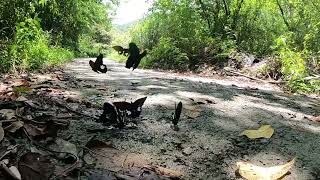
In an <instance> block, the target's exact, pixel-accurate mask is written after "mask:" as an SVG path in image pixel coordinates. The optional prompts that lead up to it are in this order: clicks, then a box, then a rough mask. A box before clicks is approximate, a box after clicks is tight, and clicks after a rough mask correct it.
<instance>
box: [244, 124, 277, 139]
mask: <svg viewBox="0 0 320 180" xmlns="http://www.w3.org/2000/svg"><path fill="white" fill-rule="evenodd" d="M273 133H274V129H273V128H272V127H271V125H262V126H261V127H260V128H259V129H257V130H255V129H254V130H252V129H248V130H244V131H243V132H242V133H241V134H240V135H245V136H247V137H248V138H250V139H257V138H267V139H270V138H271V136H272V135H273Z"/></svg>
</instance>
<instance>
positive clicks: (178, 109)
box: [172, 101, 182, 125]
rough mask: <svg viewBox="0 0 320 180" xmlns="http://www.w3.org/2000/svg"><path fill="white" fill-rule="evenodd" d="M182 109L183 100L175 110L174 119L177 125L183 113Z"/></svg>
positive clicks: (173, 121) (174, 123)
mask: <svg viewBox="0 0 320 180" xmlns="http://www.w3.org/2000/svg"><path fill="white" fill-rule="evenodd" d="M181 111H182V102H181V101H180V102H179V103H178V106H177V108H176V109H175V112H174V118H173V120H172V123H173V125H177V124H178V122H179V119H180V115H181Z"/></svg>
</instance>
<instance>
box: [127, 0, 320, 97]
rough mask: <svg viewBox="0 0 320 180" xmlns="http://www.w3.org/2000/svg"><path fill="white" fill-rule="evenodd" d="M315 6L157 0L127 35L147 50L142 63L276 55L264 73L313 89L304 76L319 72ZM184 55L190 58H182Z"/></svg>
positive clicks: (189, 63)
mask: <svg viewBox="0 0 320 180" xmlns="http://www.w3.org/2000/svg"><path fill="white" fill-rule="evenodd" d="M319 7H320V1H314V0H312V1H307V0H293V1H283V0H275V1H258V0H251V1H247V0H234V1H230V0H221V1H213V0H198V1H191V0H180V1H174V0H155V2H154V5H153V7H152V8H151V12H150V15H149V16H147V17H146V18H145V19H143V20H142V21H141V22H139V23H138V24H137V25H136V26H135V27H134V28H133V29H132V31H131V35H132V39H133V41H134V42H137V43H138V44H141V46H142V47H143V48H146V49H149V50H151V51H150V53H149V55H148V57H147V58H146V59H145V61H143V62H142V64H144V65H145V66H146V67H159V68H176V67H177V64H181V62H183V68H182V69H185V67H188V69H190V70H194V69H195V67H196V66H197V65H200V64H202V63H210V64H216V65H217V64H220V63H223V62H224V61H226V60H228V58H229V57H230V53H232V52H234V51H244V52H246V53H251V54H254V55H257V56H269V55H275V56H276V58H275V60H273V61H270V62H269V63H268V66H266V67H264V69H263V71H264V72H263V74H269V75H272V76H274V77H275V78H279V77H281V76H282V77H281V78H282V79H284V80H285V81H286V82H287V87H288V89H289V90H291V91H300V90H302V91H313V90H314V89H316V87H315V84H317V83H315V82H313V81H305V80H304V78H305V77H306V76H308V75H312V74H319V72H320V65H319V62H320V61H319V60H320V49H319V47H320V45H319V43H320V41H319V39H320V36H319V29H320V23H319V21H320V11H319ZM283 38H285V39H286V40H285V41H286V42H285V44H281V43H282V42H280V41H281V39H283ZM160 41H162V42H160ZM274 42H277V45H276V46H273V44H274ZM166 45H167V46H166ZM163 48H169V49H170V52H168V51H165V50H164V49H163ZM171 51H173V52H174V53H172V52H171ZM173 54H174V55H173ZM178 54H183V55H182V56H181V57H180V55H178ZM184 55H186V56H187V59H188V60H183V61H182V60H181V59H184V58H182V57H184ZM172 57H174V58H172ZM157 62H161V63H163V64H161V66H159V64H158V63H157ZM185 63H186V64H185ZM178 67H180V66H178ZM179 70H181V69H179Z"/></svg>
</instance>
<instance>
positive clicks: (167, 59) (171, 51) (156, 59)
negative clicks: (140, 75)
mask: <svg viewBox="0 0 320 180" xmlns="http://www.w3.org/2000/svg"><path fill="white" fill-rule="evenodd" d="M188 60H189V59H188V56H187V54H186V53H183V52H181V50H180V49H179V48H177V47H176V46H175V44H174V42H173V40H172V39H170V38H161V39H160V41H159V43H158V44H157V46H156V47H155V48H154V49H153V50H152V51H151V52H149V55H148V56H147V57H146V58H145V59H144V60H143V61H142V63H141V66H143V67H155V68H161V69H175V70H186V69H188V65H189V63H188Z"/></svg>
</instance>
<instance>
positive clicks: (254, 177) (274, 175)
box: [237, 158, 295, 180]
mask: <svg viewBox="0 0 320 180" xmlns="http://www.w3.org/2000/svg"><path fill="white" fill-rule="evenodd" d="M294 162H295V158H294V159H293V160H291V161H290V162H288V163H286V164H284V165H278V166H273V167H260V166H256V165H254V164H251V163H248V162H237V167H238V170H239V174H240V175H241V176H242V177H244V178H246V179H248V180H277V179H280V178H281V177H283V176H284V175H286V174H287V172H288V171H289V170H290V169H291V168H292V166H293V164H294Z"/></svg>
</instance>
